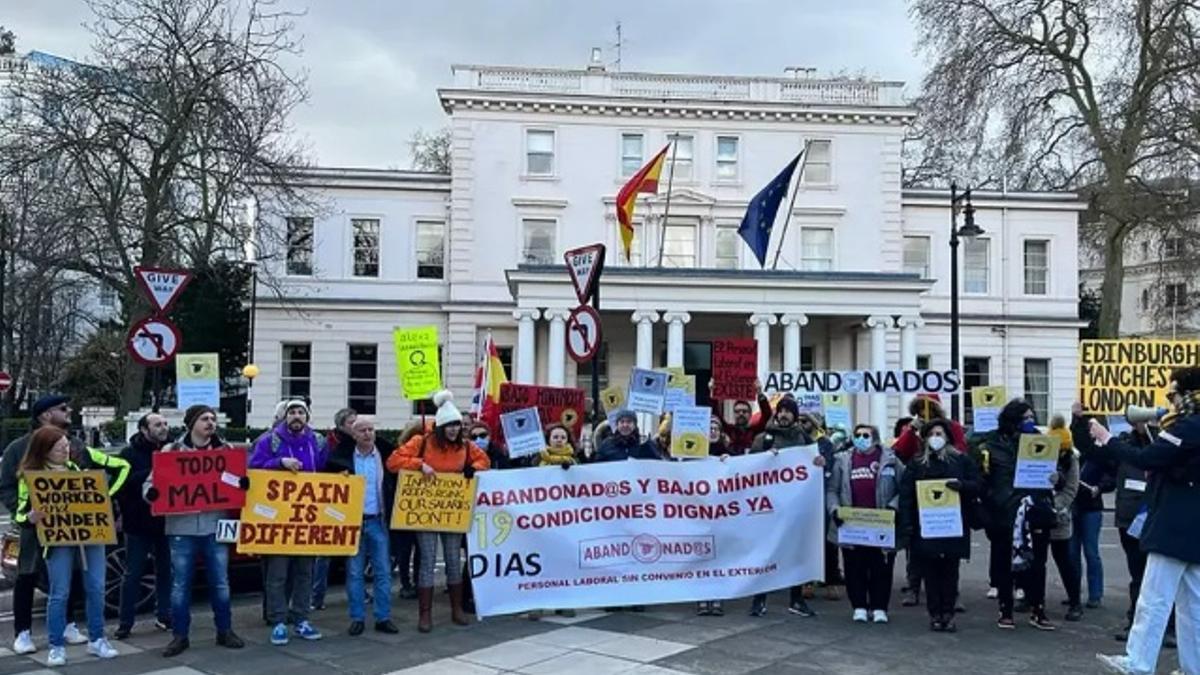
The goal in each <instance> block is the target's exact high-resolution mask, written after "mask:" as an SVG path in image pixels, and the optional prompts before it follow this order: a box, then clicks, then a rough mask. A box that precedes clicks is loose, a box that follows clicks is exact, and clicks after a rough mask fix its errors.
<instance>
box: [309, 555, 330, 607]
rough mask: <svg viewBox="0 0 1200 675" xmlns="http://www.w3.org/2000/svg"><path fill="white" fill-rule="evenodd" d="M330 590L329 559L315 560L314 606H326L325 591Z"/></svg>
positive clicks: (313, 581) (313, 580)
mask: <svg viewBox="0 0 1200 675" xmlns="http://www.w3.org/2000/svg"><path fill="white" fill-rule="evenodd" d="M328 588H329V557H328V556H320V557H317V558H313V571H312V606H313V607H322V606H324V605H325V591H326V589H328Z"/></svg>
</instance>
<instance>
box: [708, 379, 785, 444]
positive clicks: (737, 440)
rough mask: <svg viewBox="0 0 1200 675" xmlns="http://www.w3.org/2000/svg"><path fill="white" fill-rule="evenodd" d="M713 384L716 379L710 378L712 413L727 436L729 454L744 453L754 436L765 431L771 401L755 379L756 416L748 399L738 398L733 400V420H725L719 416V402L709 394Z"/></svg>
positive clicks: (768, 419)
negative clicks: (755, 416)
mask: <svg viewBox="0 0 1200 675" xmlns="http://www.w3.org/2000/svg"><path fill="white" fill-rule="evenodd" d="M715 386H716V381H715V380H711V379H710V380H709V382H708V389H709V394H710V399H711V400H712V406H713V413H714V414H715V415H717V418H718V419H720V420H721V431H722V432H724V434H725V435H726V436H728V437H729V454H731V455H744V454H746V453H747V452H749V450H750V446H751V445H753V444H754V439H755V437H756V436H758V435H759V434H761V433H762V432H763V431H766V429H767V424H769V423H770V422H771V401H770V400H769V399H767V397H766V396H764V395H763V393H762V383H760V382H759V381H757V380H755V381H754V391H755V392H756V394H757V398H758V418H757V419H755V418H754V411H753V410H752V409H751V408H750V402H749V401H741V400H739V401H734V402H733V422H726V421H725V420H724V418H723V417H722V416H721V402H720V401H718V400H717V399H715V398H712V396H711V394H712V391H713V389H714V387H715Z"/></svg>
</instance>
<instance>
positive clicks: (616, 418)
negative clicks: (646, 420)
mask: <svg viewBox="0 0 1200 675" xmlns="http://www.w3.org/2000/svg"><path fill="white" fill-rule="evenodd" d="M625 419H628V420H633V423H634V424H637V413H635V412H633V411H632V410H629V409H628V408H626V409H624V410H621V411H619V412H618V413H617V414H616V415H613V426H616V424H617V422H620V421H621V420H625Z"/></svg>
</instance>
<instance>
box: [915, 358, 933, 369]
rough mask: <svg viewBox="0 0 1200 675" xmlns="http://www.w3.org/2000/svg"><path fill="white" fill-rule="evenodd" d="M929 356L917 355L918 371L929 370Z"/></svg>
mask: <svg viewBox="0 0 1200 675" xmlns="http://www.w3.org/2000/svg"><path fill="white" fill-rule="evenodd" d="M929 361H930V359H929V355H928V354H917V370H929Z"/></svg>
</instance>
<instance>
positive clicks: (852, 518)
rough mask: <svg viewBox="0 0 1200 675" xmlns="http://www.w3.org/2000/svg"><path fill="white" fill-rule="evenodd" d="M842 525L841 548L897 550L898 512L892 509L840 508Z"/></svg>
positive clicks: (840, 532)
mask: <svg viewBox="0 0 1200 675" xmlns="http://www.w3.org/2000/svg"><path fill="white" fill-rule="evenodd" d="M838 517H839V518H841V519H842V524H841V525H840V526H839V527H838V529H837V543H838V545H840V546H870V547H872V548H896V512H895V511H893V510H891V509H856V508H852V507H849V506H839V507H838Z"/></svg>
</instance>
